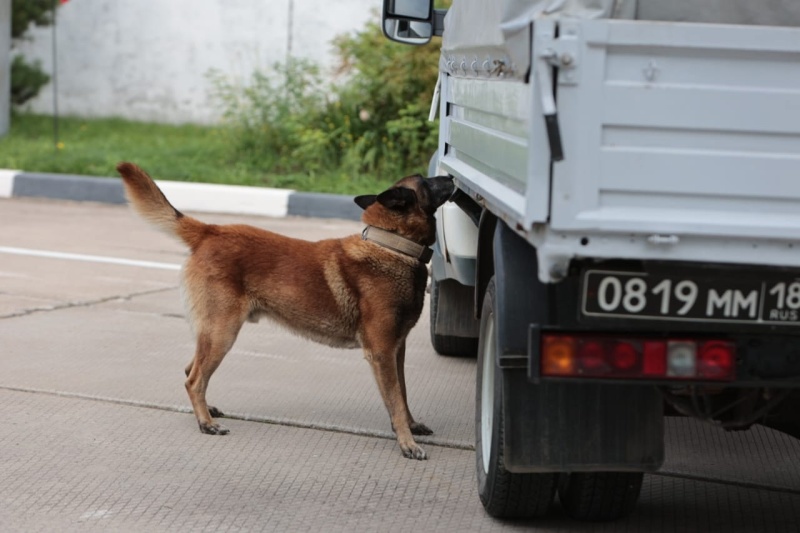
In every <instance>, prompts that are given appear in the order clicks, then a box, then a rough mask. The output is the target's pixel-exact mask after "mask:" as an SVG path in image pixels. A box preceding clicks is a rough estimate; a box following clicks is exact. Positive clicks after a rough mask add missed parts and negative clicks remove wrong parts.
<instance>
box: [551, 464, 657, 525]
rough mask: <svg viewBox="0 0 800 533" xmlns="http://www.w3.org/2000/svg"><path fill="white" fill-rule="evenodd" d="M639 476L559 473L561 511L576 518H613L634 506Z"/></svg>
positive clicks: (624, 473)
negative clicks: (560, 476)
mask: <svg viewBox="0 0 800 533" xmlns="http://www.w3.org/2000/svg"><path fill="white" fill-rule="evenodd" d="M643 477H644V474H643V473H641V472H594V473H574V474H562V479H561V482H560V484H559V487H558V497H559V499H560V500H561V506H562V507H563V508H564V511H565V512H566V513H567V514H568V515H569V516H570V517H572V518H574V519H576V520H585V521H589V522H602V521H608V520H617V519H619V518H622V517H625V516H627V515H629V514H630V513H631V511H633V509H634V507H636V502H637V501H638V500H639V493H640V492H641V489H642V479H643Z"/></svg>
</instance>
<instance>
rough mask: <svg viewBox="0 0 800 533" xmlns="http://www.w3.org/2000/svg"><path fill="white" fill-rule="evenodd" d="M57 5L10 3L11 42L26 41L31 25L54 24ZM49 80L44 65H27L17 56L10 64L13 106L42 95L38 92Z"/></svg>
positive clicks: (47, 0) (31, 0)
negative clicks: (54, 10)
mask: <svg viewBox="0 0 800 533" xmlns="http://www.w3.org/2000/svg"><path fill="white" fill-rule="evenodd" d="M53 9H54V4H53V1H52V0H12V2H11V39H12V45H13V41H15V40H20V39H24V38H25V34H26V33H27V31H28V28H29V27H30V25H31V24H34V25H36V26H49V25H50V24H52V23H53ZM49 81H50V76H48V75H47V74H46V73H45V72H44V71H43V70H42V65H41V62H39V61H34V62H28V61H26V60H25V59H24V58H22V57H21V56H15V57H14V59H13V61H12V63H11V104H12V105H14V106H21V105H22V104H24V103H25V102H27V101H28V100H30V99H31V98H33V97H35V96H36V95H37V94H39V91H40V90H41V89H42V87H44V86H45V85H47V82H49Z"/></svg>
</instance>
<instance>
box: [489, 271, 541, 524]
mask: <svg viewBox="0 0 800 533" xmlns="http://www.w3.org/2000/svg"><path fill="white" fill-rule="evenodd" d="M494 309H495V284H494V279H492V280H491V281H490V282H489V286H488V288H487V291H486V296H485V298H484V303H483V312H482V315H481V327H480V344H479V348H478V369H477V373H476V374H477V379H476V382H477V390H476V395H475V396H476V402H475V456H476V467H477V475H478V494H479V496H480V499H481V503H483V507H484V508H485V509H486V512H487V513H488V514H490V515H491V516H493V517H496V518H533V517H539V516H543V515H545V514H546V513H547V511H548V509H549V508H550V505H551V504H552V502H553V498H554V496H555V490H556V479H557V475H556V474H529V473H514V472H509V471H508V470H506V467H505V463H504V460H503V379H502V375H501V371H500V370H499V369H498V368H497V365H496V360H497V359H496V349H497V348H496V347H497V335H496V328H495V313H494Z"/></svg>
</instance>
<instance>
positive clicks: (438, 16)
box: [381, 0, 445, 45]
mask: <svg viewBox="0 0 800 533" xmlns="http://www.w3.org/2000/svg"><path fill="white" fill-rule="evenodd" d="M444 13H445V10H439V9H433V0H383V15H382V17H381V20H382V22H383V23H382V25H381V27H382V28H383V34H384V35H385V36H386V37H388V38H389V39H391V40H392V41H397V42H401V43H405V44H417V45H419V44H426V43H427V42H429V41H430V40H431V37H433V36H434V35H441V34H442V26H443V20H444Z"/></svg>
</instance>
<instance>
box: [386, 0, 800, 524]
mask: <svg viewBox="0 0 800 533" xmlns="http://www.w3.org/2000/svg"><path fill="white" fill-rule="evenodd" d="M796 26H800V2H797V1H796V0H761V1H759V2H755V1H752V0H670V1H667V0H494V1H486V0H454V2H453V5H452V7H451V8H450V9H449V10H448V11H447V12H446V16H445V12H444V11H442V10H437V9H434V8H433V6H432V2H431V0H385V1H384V9H383V28H384V33H385V34H386V36H387V37H389V38H391V39H394V40H398V41H401V42H406V43H410V44H423V43H426V42H428V41H429V40H430V38H431V36H433V35H442V37H443V41H442V53H441V59H440V64H439V68H440V78H439V84H438V86H437V91H436V92H437V95H440V103H439V105H438V113H439V120H440V136H439V148H438V151H437V153H436V155H435V156H434V158H433V160H432V163H431V165H432V172H433V173H434V174H449V175H452V176H454V178H455V180H456V183H457V187H458V192H457V195H456V197H455V198H454V203H452V204H448V205H447V206H445V207H444V208H443V209H442V210H441V211H440V212H439V214H438V217H437V218H438V239H437V241H438V242H437V246H436V249H435V255H434V261H433V268H432V277H433V281H432V291H431V293H432V294H431V298H432V301H431V337H432V340H433V343H434V347H435V348H436V350H437V351H438V352H440V353H444V354H458V355H464V354H469V353H471V352H475V351H477V356H478V365H477V387H476V414H475V433H476V435H475V448H476V458H477V476H478V481H479V494H480V498H481V500H482V502H483V505H484V507H485V508H486V510H487V512H488V513H489V514H491V515H493V516H497V517H520V516H525V517H534V516H541V515H543V514H545V513H546V512H547V510H548V508H549V507H550V505H551V503H552V502H553V500H554V497H555V495H556V494H557V495H558V498H559V500H560V502H561V505H562V506H563V507H564V509H565V510H566V512H567V513H568V514H569V515H570V516H572V517H575V518H578V519H585V520H608V519H615V518H619V517H621V516H624V515H626V514H627V513H629V512H630V511H631V510H632V509H633V507H634V505H635V503H636V500H637V498H638V496H639V490H640V487H641V483H642V475H643V473H644V472H652V471H656V470H657V469H658V468H659V467H660V466H661V464H662V462H663V457H664V438H663V435H664V417H665V416H677V415H681V416H691V417H695V418H698V419H701V420H704V421H707V422H709V423H712V424H715V425H718V426H721V427H723V428H726V429H731V430H735V429H747V428H749V427H750V426H751V425H753V424H755V423H761V424H765V425H769V426H770V427H773V428H776V429H779V430H781V431H784V432H787V433H789V434H792V435H794V436H796V437H797V436H800V409H799V407H800V400H799V399H798V393H797V392H796V391H798V387H800V28H798V27H796ZM437 97H438V96H437Z"/></svg>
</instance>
